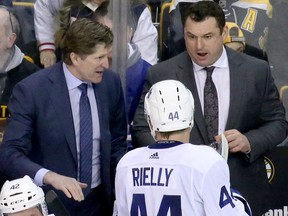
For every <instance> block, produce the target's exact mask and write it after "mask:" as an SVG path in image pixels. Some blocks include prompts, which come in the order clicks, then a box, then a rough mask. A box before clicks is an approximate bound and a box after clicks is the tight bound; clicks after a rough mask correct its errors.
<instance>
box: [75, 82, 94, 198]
mask: <svg viewBox="0 0 288 216" xmlns="http://www.w3.org/2000/svg"><path fill="white" fill-rule="evenodd" d="M78 88H79V89H80V90H81V92H82V93H81V97H80V103H79V116H80V182H83V183H86V184H88V187H87V188H86V189H84V190H83V192H84V195H85V196H86V195H87V194H88V192H89V191H90V189H91V178H92V146H93V129H92V115H91V108H90V103H89V98H88V96H87V84H85V83H82V84H81V85H79V86H78Z"/></svg>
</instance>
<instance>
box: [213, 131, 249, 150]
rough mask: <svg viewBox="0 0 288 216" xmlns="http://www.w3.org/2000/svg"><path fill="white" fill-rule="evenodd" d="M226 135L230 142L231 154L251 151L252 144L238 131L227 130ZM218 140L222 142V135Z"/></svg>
mask: <svg viewBox="0 0 288 216" xmlns="http://www.w3.org/2000/svg"><path fill="white" fill-rule="evenodd" d="M224 135H225V137H226V139H227V141H228V145H229V151H230V152H233V153H235V152H243V153H247V152H250V151H251V146H250V143H249V141H248V139H247V137H246V136H245V135H243V134H242V133H240V132H239V131H238V130H236V129H232V130H227V131H225V132H224ZM215 139H216V140H219V139H220V140H221V137H220V135H219V136H216V137H215Z"/></svg>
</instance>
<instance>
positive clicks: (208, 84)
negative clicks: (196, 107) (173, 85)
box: [204, 66, 218, 142]
mask: <svg viewBox="0 0 288 216" xmlns="http://www.w3.org/2000/svg"><path fill="white" fill-rule="evenodd" d="M214 68H215V67H213V66H212V67H206V68H204V70H206V71H207V78H206V81H205V86H204V119H205V123H206V128H207V131H208V136H209V142H213V141H215V139H214V136H216V135H218V96H217V90H216V87H215V85H214V82H213V80H212V73H213V70H214Z"/></svg>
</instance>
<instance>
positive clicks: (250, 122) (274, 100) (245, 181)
mask: <svg viewBox="0 0 288 216" xmlns="http://www.w3.org/2000/svg"><path fill="white" fill-rule="evenodd" d="M226 51H227V55H228V62H229V68H230V108H229V114H228V120H227V125H226V130H229V129H237V130H239V131H240V132H241V133H243V134H244V135H245V136H246V137H247V138H248V140H249V142H250V144H251V153H250V157H249V158H248V157H246V155H245V154H242V153H235V154H232V153H230V155H229V159H228V165H229V168H230V176H231V185H232V187H234V188H235V189H238V190H239V191H240V192H241V193H243V195H244V196H245V197H246V198H247V199H248V201H249V203H250V205H251V206H252V209H253V210H254V215H260V212H262V213H264V212H263V211H265V210H263V208H264V207H267V205H266V203H265V204H263V206H262V207H261V206H260V204H262V203H264V202H265V201H263V202H262V203H261V200H263V199H265V196H264V197H261V196H262V195H263V193H262V192H263V187H265V190H266V189H268V188H267V187H268V184H267V175H266V169H265V164H264V161H263V156H264V155H265V154H266V153H267V152H268V151H269V150H271V149H273V148H274V147H275V146H276V145H277V144H279V143H281V142H282V141H283V140H284V139H285V137H286V135H287V128H288V127H287V122H286V120H285V110H284V107H283V105H282V103H281V101H280V100H279V95H278V91H277V88H276V87H275V85H274V83H273V78H272V76H271V72H270V68H269V65H268V64H267V62H265V61H262V60H259V59H256V58H253V57H251V56H248V55H245V54H241V53H238V52H235V51H233V50H231V49H229V48H226ZM166 79H175V80H179V81H181V82H182V83H183V84H184V85H186V86H187V88H189V89H190V91H191V92H192V94H193V97H194V101H195V114H194V127H193V129H192V131H191V137H190V142H191V143H193V144H206V145H207V144H209V143H208V133H207V129H206V127H205V121H204V118H203V113H202V109H201V104H200V100H199V96H198V92H197V87H196V83H195V77H194V72H193V64H192V61H191V59H190V57H189V55H188V53H187V52H186V51H185V52H183V53H181V54H179V55H177V56H176V57H174V58H172V59H169V60H167V61H165V62H162V63H159V64H157V65H155V66H153V67H151V68H150V69H149V71H148V74H147V76H146V80H145V84H144V89H143V93H142V98H141V100H140V103H139V106H138V108H137V111H136V114H135V118H134V124H133V128H132V139H133V143H135V144H136V147H138V146H145V145H148V144H151V143H153V139H152V137H151V135H150V130H149V127H148V124H147V122H146V120H145V117H144V114H143V109H144V108H143V107H144V104H143V100H144V95H145V94H146V93H147V91H148V90H149V88H150V87H151V86H152V85H153V84H154V83H156V82H158V81H161V80H166ZM265 190H264V191H265ZM266 191H267V190H266ZM254 193H259V199H258V198H257V199H255V196H254Z"/></svg>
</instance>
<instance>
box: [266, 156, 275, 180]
mask: <svg viewBox="0 0 288 216" xmlns="http://www.w3.org/2000/svg"><path fill="white" fill-rule="evenodd" d="M264 162H265V166H266V172H267V177H268V181H269V183H271V182H272V180H273V178H274V175H275V167H274V164H273V162H272V161H271V160H270V159H269V158H268V157H265V156H264Z"/></svg>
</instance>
